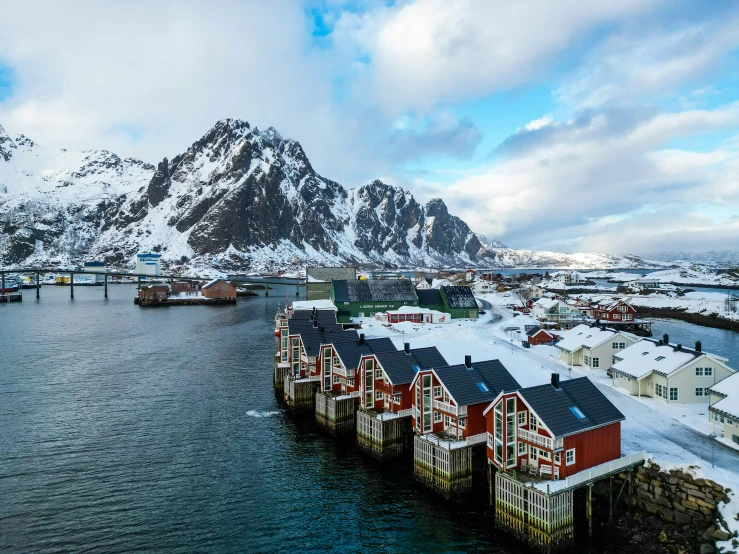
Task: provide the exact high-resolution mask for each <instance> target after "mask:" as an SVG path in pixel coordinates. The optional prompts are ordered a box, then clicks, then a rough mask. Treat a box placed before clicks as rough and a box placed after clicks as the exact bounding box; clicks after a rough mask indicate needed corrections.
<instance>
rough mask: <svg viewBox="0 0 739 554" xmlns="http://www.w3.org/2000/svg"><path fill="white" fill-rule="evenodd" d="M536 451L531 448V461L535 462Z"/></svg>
mask: <svg viewBox="0 0 739 554" xmlns="http://www.w3.org/2000/svg"><path fill="white" fill-rule="evenodd" d="M536 451H537V449H536V448H534V447H533V446H532V447H531V459H532V460H536Z"/></svg>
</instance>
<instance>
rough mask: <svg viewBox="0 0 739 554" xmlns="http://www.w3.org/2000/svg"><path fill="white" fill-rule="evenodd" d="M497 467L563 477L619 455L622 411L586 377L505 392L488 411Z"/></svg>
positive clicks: (490, 450) (491, 451)
mask: <svg viewBox="0 0 739 554" xmlns="http://www.w3.org/2000/svg"><path fill="white" fill-rule="evenodd" d="M485 417H486V421H487V443H488V445H487V455H488V460H489V463H491V464H493V465H494V466H495V467H497V468H498V470H501V471H509V470H513V469H515V470H518V471H529V472H530V473H536V474H538V475H539V476H544V477H546V478H551V479H561V478H565V477H568V476H570V475H573V474H575V473H578V472H580V471H583V470H585V469H588V468H591V467H593V466H597V465H599V464H603V463H606V462H609V461H611V460H615V459H618V458H620V457H621V421H623V420H624V416H623V414H621V412H619V411H618V409H616V407H615V406H614V405H613V404H611V402H610V401H609V400H608V399H607V398H606V397H605V396H603V393H601V392H600V391H599V390H598V388H597V387H596V386H595V385H594V384H593V383H592V382H591V381H590V379H588V378H587V377H581V378H579V379H572V380H568V381H564V382H561V383H560V381H559V374H557V373H555V374H553V375H552V382H551V384H547V385H540V386H537V387H527V388H524V389H520V390H517V391H509V392H503V393H501V394H499V395H498V396H497V397H496V398H495V400H493V401H492V402H491V403H490V405H489V406H488V407H487V409H486V410H485Z"/></svg>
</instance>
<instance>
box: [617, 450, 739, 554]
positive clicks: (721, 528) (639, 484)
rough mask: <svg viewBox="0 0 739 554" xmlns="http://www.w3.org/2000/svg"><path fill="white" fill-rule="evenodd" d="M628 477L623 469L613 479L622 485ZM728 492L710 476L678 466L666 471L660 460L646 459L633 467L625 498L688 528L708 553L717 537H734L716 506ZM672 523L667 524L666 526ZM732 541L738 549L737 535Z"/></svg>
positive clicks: (689, 532)
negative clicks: (654, 461) (691, 473)
mask: <svg viewBox="0 0 739 554" xmlns="http://www.w3.org/2000/svg"><path fill="white" fill-rule="evenodd" d="M627 478H628V475H627V474H625V473H622V474H620V475H619V476H618V479H616V480H614V483H616V484H618V485H619V486H620V484H621V482H622V481H623V480H625V479H627ZM627 487H628V485H627ZM729 492H730V491H729V489H724V487H723V486H721V485H719V484H718V483H714V482H713V481H710V480H708V479H701V478H695V477H693V476H692V475H690V474H689V473H685V472H683V471H681V470H679V469H671V470H669V471H663V470H662V469H661V468H660V467H659V466H658V465H657V464H655V463H653V462H647V464H646V465H644V466H640V467H638V468H636V469H635V470H634V472H633V476H632V484H631V487H630V490H629V493H627V496H626V501H627V503H629V504H630V505H631V506H632V507H634V508H637V509H639V510H641V511H644V512H647V513H648V514H652V515H655V516H657V517H659V518H660V519H661V520H662V521H663V522H665V523H667V524H672V527H674V528H679V529H681V531H682V532H683V533H684V532H686V531H687V534H688V535H691V536H693V537H695V540H696V543H697V544H699V547H700V552H701V553H702V554H707V553H711V552H715V551H716V549H715V541H726V540H729V539H732V535H730V534H729V533H728V532H726V531H725V529H727V526H726V523H725V522H723V521H722V519H721V514H720V512H719V511H718V509H717V505H718V504H719V503H721V502H728V501H729V499H728V497H727V494H728V493H729ZM669 527H670V525H666V526H665V528H666V529H667V528H669ZM675 534H677V533H675ZM665 535H666V531H665ZM731 544H732V546H733V547H734V550H737V551H739V542H737V540H736V537H734V540H733V542H732V543H731ZM724 552H727V553H728V552H730V550H728V551H727V550H725V551H724Z"/></svg>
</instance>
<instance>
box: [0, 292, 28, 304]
mask: <svg viewBox="0 0 739 554" xmlns="http://www.w3.org/2000/svg"><path fill="white" fill-rule="evenodd" d="M8 302H23V293H20V292H14V293H10V294H0V304H6V303H8Z"/></svg>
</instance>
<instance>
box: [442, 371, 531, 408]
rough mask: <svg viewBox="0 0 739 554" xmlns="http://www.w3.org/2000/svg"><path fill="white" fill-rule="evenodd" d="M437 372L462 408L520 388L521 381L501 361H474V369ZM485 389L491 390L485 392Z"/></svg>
mask: <svg viewBox="0 0 739 554" xmlns="http://www.w3.org/2000/svg"><path fill="white" fill-rule="evenodd" d="M434 371H436V374H437V375H438V376H439V379H440V380H441V382H442V383H443V384H444V386H445V387H446V389H447V390H448V391H449V394H451V395H452V397H453V398H454V400H455V401H456V402H457V404H458V405H459V406H470V405H472V404H479V403H480V402H490V401H492V400H493V399H494V398H495V397H496V396H498V394H499V393H500V392H501V391H513V390H518V389H520V388H521V385H519V384H518V381H516V379H514V378H513V376H512V375H511V374H510V373H509V372H508V370H507V369H506V368H505V366H504V365H503V364H502V363H500V361H498V360H485V361H482V362H473V363H472V368H471V369H469V368H467V366H465V365H464V364H459V365H452V366H447V367H439V368H434ZM479 383H482V384H483V385H484V387H481V386H480V385H479ZM485 388H487V389H488V390H487V391H486V390H484V389H485Z"/></svg>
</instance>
